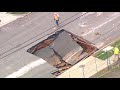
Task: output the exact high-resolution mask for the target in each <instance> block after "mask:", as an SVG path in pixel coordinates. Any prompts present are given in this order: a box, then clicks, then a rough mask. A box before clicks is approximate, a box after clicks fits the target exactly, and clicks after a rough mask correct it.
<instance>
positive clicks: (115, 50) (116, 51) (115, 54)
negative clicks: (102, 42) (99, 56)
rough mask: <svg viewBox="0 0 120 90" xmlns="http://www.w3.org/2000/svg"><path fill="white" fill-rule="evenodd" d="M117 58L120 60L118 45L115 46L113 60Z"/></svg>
mask: <svg viewBox="0 0 120 90" xmlns="http://www.w3.org/2000/svg"><path fill="white" fill-rule="evenodd" d="M116 58H117V59H116ZM116 60H119V48H118V46H117V45H116V46H115V48H114V60H113V61H116Z"/></svg>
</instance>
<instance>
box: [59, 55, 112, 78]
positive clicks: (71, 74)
mask: <svg viewBox="0 0 120 90" xmlns="http://www.w3.org/2000/svg"><path fill="white" fill-rule="evenodd" d="M113 59H114V55H113V56H111V57H110V58H109V61H110V63H109V62H107V61H108V60H100V59H98V58H95V57H93V56H90V57H88V58H87V59H85V60H83V61H80V62H79V63H77V64H76V65H74V66H73V67H71V68H70V69H69V70H66V71H65V72H64V73H62V74H61V75H60V76H58V78H89V77H91V76H92V75H94V74H96V73H97V72H99V71H100V70H102V69H104V68H106V67H107V66H108V65H110V64H112V63H113ZM80 65H85V67H84V72H83V68H80V67H79V66H80Z"/></svg>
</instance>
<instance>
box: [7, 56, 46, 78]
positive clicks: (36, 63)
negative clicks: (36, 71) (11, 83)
mask: <svg viewBox="0 0 120 90" xmlns="http://www.w3.org/2000/svg"><path fill="white" fill-rule="evenodd" d="M45 62H46V61H45V60H43V59H42V58H41V59H39V60H36V61H33V62H31V63H30V64H28V65H26V66H24V67H22V68H21V69H19V70H18V71H16V72H13V73H12V74H10V75H8V76H7V77H5V78H17V77H20V76H22V75H24V74H25V73H27V72H28V71H30V70H31V69H33V68H35V67H37V66H39V65H40V64H44V63H45Z"/></svg>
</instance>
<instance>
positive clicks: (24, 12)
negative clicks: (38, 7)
mask: <svg viewBox="0 0 120 90" xmlns="http://www.w3.org/2000/svg"><path fill="white" fill-rule="evenodd" d="M8 13H10V14H27V13H29V12H8Z"/></svg>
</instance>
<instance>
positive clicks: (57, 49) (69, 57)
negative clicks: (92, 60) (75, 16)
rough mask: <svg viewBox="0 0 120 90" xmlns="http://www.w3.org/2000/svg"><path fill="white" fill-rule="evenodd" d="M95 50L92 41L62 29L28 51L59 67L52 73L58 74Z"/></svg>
mask: <svg viewBox="0 0 120 90" xmlns="http://www.w3.org/2000/svg"><path fill="white" fill-rule="evenodd" d="M95 50H96V48H95V47H94V46H92V45H91V43H90V42H88V41H86V40H84V39H82V38H80V37H78V36H75V35H73V34H71V33H69V32H66V31H65V30H61V31H57V32H56V33H55V34H53V35H52V36H50V37H48V38H47V39H46V40H44V41H42V42H40V43H38V44H37V45H35V46H33V47H32V48H30V49H29V50H28V52H29V53H32V54H34V55H35V56H38V57H40V58H43V59H44V60H46V61H47V62H48V63H49V64H51V65H52V66H55V67H56V68H58V71H56V72H53V73H52V74H53V75H55V76H58V75H60V74H61V73H63V72H64V71H65V70H66V69H69V68H70V67H71V66H73V65H75V64H76V63H77V62H79V61H80V60H82V59H83V58H85V57H87V56H89V55H90V54H92V53H93V52H94V51H95Z"/></svg>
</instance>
